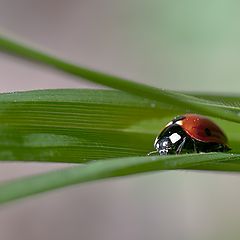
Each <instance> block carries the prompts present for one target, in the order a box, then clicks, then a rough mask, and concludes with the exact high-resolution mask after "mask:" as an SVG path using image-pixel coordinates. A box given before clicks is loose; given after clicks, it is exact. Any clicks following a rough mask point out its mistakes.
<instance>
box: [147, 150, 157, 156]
mask: <svg viewBox="0 0 240 240" xmlns="http://www.w3.org/2000/svg"><path fill="white" fill-rule="evenodd" d="M156 153H158V151H157V150H155V151H152V152H149V153H148V154H147V156H150V155H153V154H156Z"/></svg>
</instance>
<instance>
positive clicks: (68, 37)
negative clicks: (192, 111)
mask: <svg viewBox="0 0 240 240" xmlns="http://www.w3.org/2000/svg"><path fill="white" fill-rule="evenodd" d="M239 7H240V1H236V0H201V1H197V0H171V1H170V0H149V1H142V0H138V1H137V0H122V1H117V0H68V1H63V0H47V1H46V0H42V1H37V0H18V1H14V0H0V32H1V33H4V34H6V35H8V36H11V37H14V38H16V39H21V40H23V41H24V42H26V43H29V44H32V45H33V46H37V47H38V48H40V49H42V50H45V51H48V52H50V53H52V54H55V55H57V56H59V57H62V58H65V59H67V60H70V61H72V62H75V63H78V64H81V65H84V66H88V67H91V68H94V69H98V70H101V71H105V72H108V73H111V74H116V75H119V76H122V77H126V78H129V79H133V80H135V81H139V82H144V83H147V84H151V85H154V86H158V87H162V88H167V89H173V90H184V91H207V92H228V93H236V94H238V93H239V87H240V81H239V77H240V67H239V62H240V54H239V52H240V41H239V40H240V28H239V21H240V15H239V9H240V8H239ZM0 74H1V77H0V91H1V92H9V91H22V90H32V89H45V88H96V87H98V86H96V85H93V84H89V83H87V82H84V81H82V82H80V81H76V79H74V77H71V76H69V75H66V74H63V73H61V72H57V71H55V70H52V69H48V68H46V67H43V66H39V65H34V64H31V63H29V62H26V61H22V60H19V59H16V58H14V57H12V56H8V55H5V54H0ZM64 166H65V165H64V164H50V163H46V164H41V163H24V164H22V163H0V180H1V181H3V180H8V179H12V178H16V177H19V176H25V175H28V174H33V173H37V172H42V171H46V170H50V169H56V168H61V167H64ZM239 186H240V175H238V174H227V173H218V174H216V173H211V172H206V173H202V172H197V171H169V172H159V173H154V174H146V175H139V176H134V177H128V178H122V179H114V180H109V181H101V182H98V183H89V184H84V185H81V186H74V187H69V188H66V189H62V190H58V191H55V192H51V193H46V194H42V195H39V196H35V197H32V198H29V199H24V200H20V201H17V202H14V203H11V204H8V205H6V206H2V207H0V239H4V240H13V239H18V240H30V239H35V240H38V239H39V240H40V239H41V240H42V239H51V240H54V239H58V240H65V239H83V240H95V239H98V240H110V239H114V240H118V239H119V240H122V239H131V240H138V239H142V240H145V239H149V240H155V239H178V240H181V239H184V240H186V239H189V240H190V239H191V240H192V239H197V240H198V239H199V240H200V239H218V240H219V239H237V236H238V235H239V234H240V229H239V221H238V220H239V217H240V208H239V202H238V199H239V197H240V188H239Z"/></svg>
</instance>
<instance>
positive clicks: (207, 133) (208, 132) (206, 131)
mask: <svg viewBox="0 0 240 240" xmlns="http://www.w3.org/2000/svg"><path fill="white" fill-rule="evenodd" d="M205 133H206V135H207V136H211V135H212V134H211V131H210V130H209V128H205Z"/></svg>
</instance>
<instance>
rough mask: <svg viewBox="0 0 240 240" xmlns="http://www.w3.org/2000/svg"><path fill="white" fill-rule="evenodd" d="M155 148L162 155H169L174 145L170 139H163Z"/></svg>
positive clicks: (158, 141)
mask: <svg viewBox="0 0 240 240" xmlns="http://www.w3.org/2000/svg"><path fill="white" fill-rule="evenodd" d="M154 147H155V148H156V150H157V151H158V152H159V154H160V155H167V154H169V153H170V152H171V150H172V149H173V144H172V142H171V140H170V138H169V137H163V138H161V139H158V140H157V141H156V143H155V144H154Z"/></svg>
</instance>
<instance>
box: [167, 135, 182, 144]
mask: <svg viewBox="0 0 240 240" xmlns="http://www.w3.org/2000/svg"><path fill="white" fill-rule="evenodd" d="M169 138H170V140H171V142H172V143H175V142H177V141H178V140H180V139H181V136H180V135H179V134H177V133H173V134H172V135H171V136H170V137H169Z"/></svg>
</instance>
